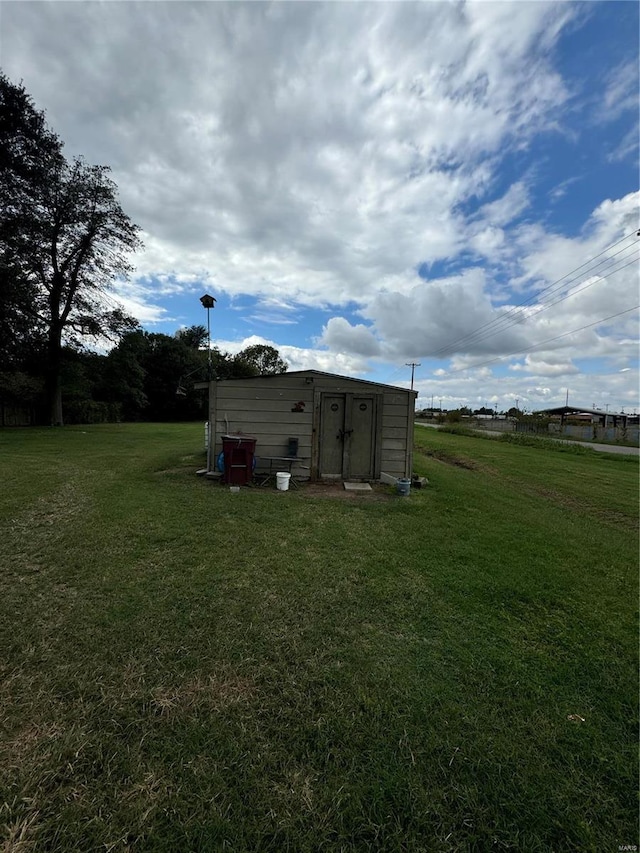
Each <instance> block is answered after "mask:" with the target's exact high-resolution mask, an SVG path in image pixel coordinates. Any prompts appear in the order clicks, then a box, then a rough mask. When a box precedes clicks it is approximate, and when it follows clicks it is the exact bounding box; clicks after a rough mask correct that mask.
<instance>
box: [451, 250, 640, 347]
mask: <svg viewBox="0 0 640 853" xmlns="http://www.w3.org/2000/svg"><path fill="white" fill-rule="evenodd" d="M626 248H629V247H626ZM633 249H635V246H634V247H633ZM628 257H629V255H626V256H625V257H624V258H620V261H622V260H625V261H626V260H627V258H628ZM639 260H640V256H636V257H633V258H632V259H631V260H630V261H628V262H627V263H626V264H622V265H621V266H618V267H614V269H610V270H607V271H606V272H605V273H604V274H599V275H598V276H597V277H596V279H595V280H594V281H590V282H588V283H587V284H585V285H584V286H583V287H580V288H578V289H577V290H572V291H570V292H569V293H565V294H564V295H563V296H560V297H559V298H558V299H555V300H554V301H553V302H549V303H547V304H542V305H540V306H539V307H537V309H536V310H534V311H532V312H531V313H530V314H527V315H526V316H525V317H523V318H522V319H521V318H520V316H518V317H516V318H515V319H514V320H512V322H510V323H506V324H505V325H503V326H502V327H501V328H495V329H493V330H491V331H489V330H487V331H486V332H485V333H484V334H482V335H479V336H476V337H475V340H473V341H472V343H474V344H478V343H480V342H481V341H483V340H486V339H487V338H490V337H491V336H492V335H494V334H497V333H498V332H504V331H506V330H507V329H508V328H510V327H511V326H516V325H518V324H519V323H524V322H526V321H527V320H530V319H531V318H532V317H536V316H537V315H538V314H542V313H543V311H548V310H549V308H553V306H554V305H558V304H559V303H560V302H564V301H565V300H566V299H570V298H571V297H572V296H577V295H578V294H579V293H582V291H583V290H587V289H588V288H589V287H593V286H594V285H595V284H598V283H599V282H601V281H602V280H603V278H604V277H605V276H606V277H608V278H611V276H613V275H615V274H616V273H618V272H620V271H621V270H623V269H626V267H629V266H631V265H632V264H635V263H638V261H639ZM522 313H523V314H524V313H525V312H522ZM505 316H506V315H505ZM469 342H470V341H467V343H469Z"/></svg>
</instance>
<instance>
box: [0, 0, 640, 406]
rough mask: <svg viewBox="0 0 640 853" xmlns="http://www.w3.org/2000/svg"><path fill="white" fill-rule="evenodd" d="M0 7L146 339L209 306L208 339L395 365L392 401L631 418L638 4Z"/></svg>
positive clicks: (381, 374)
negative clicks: (109, 239) (115, 235)
mask: <svg viewBox="0 0 640 853" xmlns="http://www.w3.org/2000/svg"><path fill="white" fill-rule="evenodd" d="M0 12H1V14H2V22H1V23H2V27H1V32H2V35H1V36H0V39H1V44H0V46H1V48H2V50H1V57H2V67H3V70H4V71H5V73H7V74H8V75H9V76H10V77H11V78H12V79H14V80H23V81H24V84H25V86H26V88H27V90H28V91H29V92H30V93H31V94H32V95H33V97H34V98H35V100H36V103H37V104H38V106H40V107H42V108H43V109H46V111H47V115H48V118H49V121H50V123H51V125H52V126H53V127H54V129H55V130H56V131H57V132H58V133H59V134H60V136H61V137H62V138H63V139H64V140H65V143H66V151H67V153H68V154H69V155H73V154H83V155H84V156H85V157H86V159H87V160H89V161H91V162H96V163H102V164H108V165H110V166H111V167H112V169H113V176H114V178H115V180H116V181H117V183H118V185H119V188H120V194H121V200H122V203H123V207H124V208H125V210H126V211H127V212H128V213H129V215H130V216H131V218H132V219H133V220H134V221H135V222H137V223H138V224H139V225H140V226H141V228H142V229H143V234H144V240H145V249H144V251H143V252H141V253H140V254H139V256H138V257H136V258H135V263H136V273H135V274H134V276H133V277H132V279H131V281H130V282H128V283H126V284H123V283H118V284H117V285H116V287H115V295H116V296H117V297H118V298H119V299H120V300H121V301H122V303H123V304H124V306H125V307H126V308H127V309H128V310H129V311H130V312H131V313H133V314H134V315H135V316H136V317H138V319H139V320H140V322H141V323H142V324H143V325H144V327H145V328H147V329H149V330H152V331H161V332H166V333H169V334H173V333H174V332H175V331H176V330H177V329H178V328H180V327H181V326H188V325H191V324H194V323H203V322H205V321H206V314H205V312H204V309H203V308H202V307H201V306H200V302H199V297H200V296H201V295H202V294H203V293H204V292H209V293H211V294H212V295H214V296H215V297H216V299H217V300H218V301H217V306H216V308H215V310H214V312H213V313H212V316H211V321H212V336H213V338H214V341H215V342H216V343H217V344H218V345H219V346H220V347H221V348H223V349H226V350H228V351H232V352H234V351H237V350H239V349H241V348H243V347H244V346H246V345H248V344H251V343H256V342H264V343H269V344H272V345H274V346H276V347H278V349H279V350H280V351H281V353H282V354H283V356H284V357H285V358H286V360H287V361H288V362H289V364H290V366H291V368H292V369H301V368H306V367H313V368H317V369H321V370H329V371H335V372H337V373H343V374H347V375H353V376H361V377H363V378H367V379H371V380H376V381H388V382H392V383H393V384H405V385H406V384H408V382H409V379H410V369H409V368H408V367H406V366H405V365H406V362H410V361H415V362H419V363H420V366H419V367H418V368H417V369H416V387H417V389H418V390H419V392H420V395H421V396H420V398H419V405H420V403H421V402H422V403H423V404H425V405H427V404H429V403H430V401H431V396H432V395H433V396H434V398H435V399H436V400H439V399H440V398H442V400H443V406H444V407H447V408H452V407H455V406H459V405H463V404H467V405H472V406H476V405H482V404H484V403H486V402H489V403H491V404H493V405H496V406H497V407H498V408H501V409H502V408H509V406H511V405H513V404H514V402H515V400H516V399H517V400H519V403H520V406H521V407H522V406H524V407H526V408H527V409H529V410H536V409H538V408H542V407H544V406H547V405H552V404H559V403H562V402H564V399H565V395H566V392H567V389H568V390H569V397H570V401H571V402H573V403H575V404H576V405H579V404H583V405H585V406H586V405H588V406H591V405H592V404H593V403H595V404H596V405H597V406H601V407H602V408H604V407H605V406H606V405H608V406H609V409H610V410H616V409H620V408H622V407H624V408H625V410H626V411H630V410H633V409H634V408H638V407H639V406H640V403H639V400H638V311H637V310H629V309H633V308H634V306H637V305H638V304H639V303H640V298H639V288H638V263H637V259H638V246H639V245H640V241H639V240H638V239H637V237H636V236H635V232H636V231H637V229H638V228H639V227H640V223H639V219H638V202H639V194H638V166H639V161H638V137H639V131H638V102H639V82H638V58H639V57H638V52H639V51H638V31H639V20H638V15H639V6H638V4H637V3H635V2H605V3H566V2H564V3H546V2H533V3H528V2H501V3H491V2H475V3H455V4H454V3H438V2H433V3H432V2H424V3H348V4H346V3H345V4H341V3H273V4H268V3H250V4H244V3H241V2H238V3H224V2H221V3H196V4H192V3H190V2H188V0H187V2H181V3H163V2H154V3H135V2H131V3H101V4H98V3H84V2H76V3H40V2H30V0H23V2H21V3H7V2H5V3H3V4H2V5H1V6H0ZM577 268H580V269H577ZM574 270H577V272H575V273H574V272H573V271H574ZM569 273H572V275H567V274H569ZM523 303H524V304H523ZM518 306H522V307H518ZM606 318H611V319H606ZM516 321H517V322H516Z"/></svg>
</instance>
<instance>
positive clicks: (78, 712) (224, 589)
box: [0, 424, 638, 853]
mask: <svg viewBox="0 0 640 853" xmlns="http://www.w3.org/2000/svg"><path fill="white" fill-rule="evenodd" d="M202 433H203V430H202V425H201V424H187V425H183V424H181V425H142V424H140V425H108V426H100V427H78V428H65V429H64V430H59V431H54V430H35V429H34V430H15V431H11V430H6V431H4V432H1V433H0V460H1V462H0V466H1V471H2V480H1V482H2V491H1V492H0V567H1V568H0V739H1V742H0V850H2V851H3V852H4V853H9V851H11V853H27V851H34V852H35V853H39V851H62V852H63V853H67V851H78V853H88V851H125V850H128V851H136V853H137V852H138V851H166V852H167V853H175V851H217V850H224V851H238V853H244V851H278V853H280V851H292V853H298V852H299V851H300V853H303V851H352V850H356V851H367V850H371V851H408V853H409V851H410V853H414V851H425V853H431V851H481V852H482V851H489V850H496V851H499V850H522V851H527V853H535V851H554V853H557V851H597V853H602V851H609V850H611V851H617V850H618V846H619V845H632V844H637V843H638V824H637V798H636V792H637V788H638V778H637V704H638V703H637V686H638V684H637V636H638V635H637V624H636V621H635V620H636V605H637V580H638V498H637V490H638V461H637V459H636V458H633V457H631V458H629V457H622V456H620V457H613V456H608V455H606V454H596V453H593V452H591V451H588V452H587V451H585V452H582V453H571V452H560V451H559V450H558V451H555V450H551V449H548V448H546V447H541V448H536V447H527V446H516V445H512V444H509V443H507V442H500V441H489V440H481V439H477V438H470V437H465V436H456V435H448V434H444V433H442V434H441V433H438V432H437V431H435V430H428V429H416V433H417V452H416V460H415V468H416V470H417V471H419V472H420V473H423V474H426V475H427V476H428V478H429V480H430V485H429V487H428V488H426V489H423V490H421V491H415V490H414V491H413V493H412V495H411V497H410V498H409V499H402V498H399V497H397V496H395V495H394V494H392V493H391V490H386V489H381V490H379V491H378V492H376V493H374V494H373V495H371V496H363V497H356V498H350V499H348V500H347V499H337V498H329V497H323V496H321V495H317V494H315V493H313V492H312V490H311V489H307V490H305V489H304V488H301V489H300V490H299V491H298V492H296V491H291V492H286V493H278V492H276V491H275V490H264V489H263V490H260V489H244V490H243V491H242V492H241V493H240V494H239V495H232V494H230V493H229V491H228V490H227V489H225V488H224V487H221V486H219V485H217V484H213V483H210V482H207V481H204V480H202V479H199V478H196V477H195V476H194V471H195V469H196V468H197V467H199V466H200V465H201V464H202V462H203V459H204V453H203V452H202V441H203V435H202ZM561 447H562V446H561ZM570 450H571V448H569V451H570ZM3 844H4V846H2V845H3Z"/></svg>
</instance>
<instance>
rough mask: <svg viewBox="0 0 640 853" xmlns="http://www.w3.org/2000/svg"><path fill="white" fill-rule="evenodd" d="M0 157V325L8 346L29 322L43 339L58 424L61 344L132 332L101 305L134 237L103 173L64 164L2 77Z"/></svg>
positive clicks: (49, 397)
mask: <svg viewBox="0 0 640 853" xmlns="http://www.w3.org/2000/svg"><path fill="white" fill-rule="evenodd" d="M0 150H1V151H3V155H2V159H1V160H0V259H1V260H0V265H1V269H2V276H3V279H5V280H6V281H8V282H10V283H11V288H7V292H10V293H11V294H12V295H11V301H10V303H9V304H7V305H5V307H4V309H3V311H2V314H1V315H0V316H1V317H2V318H3V322H5V323H6V325H7V327H8V328H9V330H10V331H11V335H12V338H14V339H15V337H16V335H17V334H18V332H19V329H21V328H22V329H24V327H25V325H28V324H29V323H31V324H32V329H33V330H38V331H39V333H40V334H42V335H43V336H44V339H45V342H46V351H47V371H46V376H45V385H44V392H45V405H46V409H47V411H48V420H49V422H50V423H52V424H62V423H63V417H62V394H61V370H62V350H63V345H64V343H71V344H79V343H80V342H81V341H82V340H84V339H85V338H86V337H93V338H94V339H95V338H99V337H101V336H106V337H110V338H117V337H118V336H120V335H121V334H122V333H123V332H124V331H125V330H127V329H131V328H134V327H135V326H136V325H137V324H136V322H135V321H134V320H132V318H130V317H127V316H126V315H125V314H124V313H123V311H122V310H121V309H120V308H119V307H113V306H111V307H110V306H109V304H108V301H107V299H108V291H109V290H110V288H111V286H112V284H113V281H114V280H115V279H117V278H120V279H123V278H126V277H127V275H128V274H129V272H130V271H131V266H130V264H129V263H128V261H127V256H128V254H129V252H132V251H135V250H136V249H137V248H139V247H140V245H141V243H140V239H139V236H138V234H139V229H138V227H137V226H136V225H134V224H133V223H132V222H131V220H130V219H129V217H128V216H127V215H126V214H125V213H124V211H123V210H122V207H121V206H120V203H119V201H118V197H117V187H116V184H115V183H114V182H113V181H112V180H111V178H110V177H109V169H108V167H106V166H91V165H88V164H87V163H85V162H84V160H83V159H82V158H75V159H74V160H73V162H72V163H69V162H67V160H66V159H65V158H64V157H63V155H62V143H61V142H60V140H59V139H58V137H57V136H56V135H55V134H53V132H52V131H51V130H50V129H49V128H48V127H47V125H46V122H45V118H44V113H42V112H40V111H38V110H37V109H36V108H35V107H34V105H33V102H32V100H31V98H30V97H29V96H28V95H27V94H26V92H25V90H24V88H23V87H22V86H16V85H14V84H12V83H11V82H10V81H9V80H8V79H7V78H6V77H5V76H4V75H2V76H0ZM3 283H4V282H3Z"/></svg>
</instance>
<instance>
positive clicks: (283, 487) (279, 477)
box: [276, 471, 291, 492]
mask: <svg viewBox="0 0 640 853" xmlns="http://www.w3.org/2000/svg"><path fill="white" fill-rule="evenodd" d="M290 479H291V474H287V473H286V472H285V471H278V473H277V474H276V486H277V488H278V489H280V491H281V492H288V491H289V480H290Z"/></svg>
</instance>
